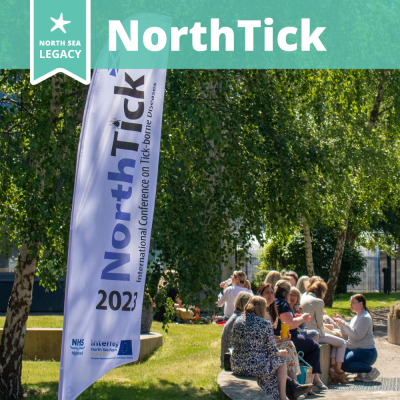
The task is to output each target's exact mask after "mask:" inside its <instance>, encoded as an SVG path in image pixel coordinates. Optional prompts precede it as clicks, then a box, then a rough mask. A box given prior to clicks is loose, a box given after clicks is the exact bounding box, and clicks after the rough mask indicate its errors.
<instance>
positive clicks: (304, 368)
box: [297, 351, 312, 385]
mask: <svg viewBox="0 0 400 400" xmlns="http://www.w3.org/2000/svg"><path fill="white" fill-rule="evenodd" d="M297 356H298V358H299V361H301V362H303V363H304V364H305V365H300V371H301V372H300V375H297V381H298V382H299V383H300V385H305V384H308V383H312V367H311V365H310V364H309V363H308V362H307V361H305V360H304V358H303V357H304V353H303V352H302V351H299V352H298V353H297Z"/></svg>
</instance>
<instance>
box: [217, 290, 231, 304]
mask: <svg viewBox="0 0 400 400" xmlns="http://www.w3.org/2000/svg"><path fill="white" fill-rule="evenodd" d="M229 293H230V290H229V288H227V289H225V290H224V293H223V294H222V296H221V297H220V298H219V299H218V301H217V306H218V307H222V306H223V305H224V304H225V302H226V301H227V299H228V295H229Z"/></svg>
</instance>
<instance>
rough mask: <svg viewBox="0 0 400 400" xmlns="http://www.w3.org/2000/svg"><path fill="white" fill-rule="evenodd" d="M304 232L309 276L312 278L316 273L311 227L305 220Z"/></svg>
mask: <svg viewBox="0 0 400 400" xmlns="http://www.w3.org/2000/svg"><path fill="white" fill-rule="evenodd" d="M303 231H304V245H305V248H306V263H307V274H308V276H309V277H310V278H311V277H312V276H313V275H315V273H314V263H313V256H312V245H311V234H310V227H309V226H308V224H307V221H306V220H305V218H303Z"/></svg>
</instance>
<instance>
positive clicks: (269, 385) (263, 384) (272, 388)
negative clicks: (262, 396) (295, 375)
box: [257, 365, 286, 400]
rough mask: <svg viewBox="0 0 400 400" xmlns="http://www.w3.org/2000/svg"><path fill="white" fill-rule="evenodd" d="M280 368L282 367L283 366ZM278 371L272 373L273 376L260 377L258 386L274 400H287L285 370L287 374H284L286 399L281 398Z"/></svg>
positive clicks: (258, 377)
mask: <svg viewBox="0 0 400 400" xmlns="http://www.w3.org/2000/svg"><path fill="white" fill-rule="evenodd" d="M280 367H282V365H281V366H280ZM280 367H279V368H280ZM279 368H278V369H279ZM278 369H277V370H276V372H272V373H271V374H263V375H258V376H257V383H258V386H260V388H261V389H262V390H263V391H264V392H265V393H267V394H268V395H269V396H271V397H272V398H273V399H274V400H281V399H284V400H286V370H285V369H284V372H285V374H284V375H285V397H282V398H281V397H280V392H279V382H278Z"/></svg>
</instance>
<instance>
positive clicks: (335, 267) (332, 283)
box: [324, 220, 347, 307]
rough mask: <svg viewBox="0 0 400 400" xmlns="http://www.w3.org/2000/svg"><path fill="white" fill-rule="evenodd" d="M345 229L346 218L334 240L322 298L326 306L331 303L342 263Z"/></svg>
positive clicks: (329, 305) (330, 305)
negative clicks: (324, 294)
mask: <svg viewBox="0 0 400 400" xmlns="http://www.w3.org/2000/svg"><path fill="white" fill-rule="evenodd" d="M346 229H347V220H346V224H345V227H343V228H340V231H339V235H338V239H337V242H336V248H335V254H334V256H333V260H332V264H331V269H330V271H329V280H328V292H327V293H326V296H325V300H324V301H325V306H326V307H332V304H333V298H334V296H335V290H336V286H337V282H338V278H339V273H340V267H341V265H342V258H343V252H344V245H345V243H346Z"/></svg>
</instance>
